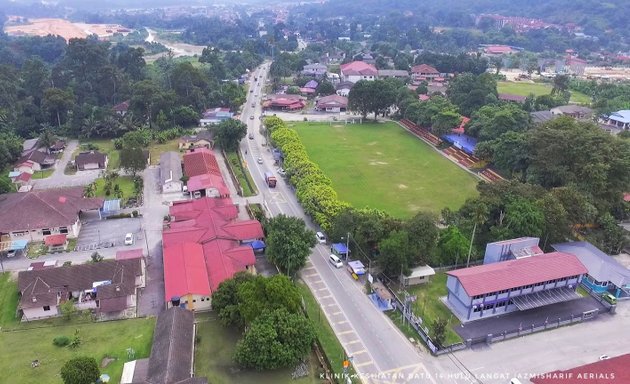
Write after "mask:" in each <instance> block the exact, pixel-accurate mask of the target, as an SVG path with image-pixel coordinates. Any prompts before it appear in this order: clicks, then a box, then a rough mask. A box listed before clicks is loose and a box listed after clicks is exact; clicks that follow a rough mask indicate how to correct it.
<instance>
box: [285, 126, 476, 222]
mask: <svg viewBox="0 0 630 384" xmlns="http://www.w3.org/2000/svg"><path fill="white" fill-rule="evenodd" d="M289 126H292V127H294V128H296V129H297V132H298V134H299V135H300V138H301V139H302V142H303V143H304V145H305V146H306V149H307V152H308V155H309V157H310V158H311V160H313V161H314V162H315V163H317V164H318V165H319V166H320V167H321V169H322V170H323V171H324V173H325V174H326V175H327V176H328V177H330V179H331V180H332V182H333V186H334V189H335V190H336V191H337V194H338V195H339V198H340V199H341V200H342V201H347V202H349V203H350V204H352V205H353V206H354V207H357V208H362V207H366V206H367V207H370V208H378V209H382V210H384V211H386V212H388V213H390V214H391V215H393V216H397V217H403V218H404V217H410V216H413V215H414V214H415V213H417V212H418V211H431V212H434V213H439V212H440V211H441V210H442V209H443V208H444V207H449V208H451V209H457V208H459V207H460V206H461V205H462V204H463V203H464V201H465V200H466V199H467V198H469V197H473V196H475V195H476V194H477V191H476V189H475V186H476V185H477V182H478V180H477V179H476V178H475V177H474V176H473V175H471V174H469V173H467V172H466V171H464V170H462V169H461V168H459V167H458V166H456V165H455V164H453V163H452V162H451V161H450V160H448V159H446V158H445V157H444V156H441V155H440V154H439V153H437V152H436V151H435V150H433V148H431V147H429V145H428V144H426V143H424V142H423V141H421V140H419V139H417V138H415V137H413V136H412V135H410V134H409V133H408V132H407V131H405V130H404V129H402V128H400V127H399V126H398V125H397V124H395V123H391V122H389V123H367V124H348V125H342V124H332V125H331V124H327V123H289Z"/></svg>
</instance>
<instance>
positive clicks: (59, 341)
mask: <svg viewBox="0 0 630 384" xmlns="http://www.w3.org/2000/svg"><path fill="white" fill-rule="evenodd" d="M68 344H70V338H69V337H68V336H57V337H55V338H54V339H53V345H56V346H57V347H65V346H66V345H68Z"/></svg>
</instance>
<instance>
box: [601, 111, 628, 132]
mask: <svg viewBox="0 0 630 384" xmlns="http://www.w3.org/2000/svg"><path fill="white" fill-rule="evenodd" d="M600 122H601V123H604V124H607V125H611V126H613V127H615V128H617V129H621V130H628V129H630V110H628V109H624V110H621V111H617V112H613V113H611V114H610V115H608V116H606V117H603V118H601V119H600Z"/></svg>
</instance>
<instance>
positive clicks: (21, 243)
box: [7, 240, 28, 251]
mask: <svg viewBox="0 0 630 384" xmlns="http://www.w3.org/2000/svg"><path fill="white" fill-rule="evenodd" d="M26 244H28V240H11V245H9V248H8V249H7V250H8V251H20V250H22V249H25V248H26Z"/></svg>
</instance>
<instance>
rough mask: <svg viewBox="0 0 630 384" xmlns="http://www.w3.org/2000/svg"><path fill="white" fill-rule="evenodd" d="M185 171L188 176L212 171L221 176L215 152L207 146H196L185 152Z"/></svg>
mask: <svg viewBox="0 0 630 384" xmlns="http://www.w3.org/2000/svg"><path fill="white" fill-rule="evenodd" d="M184 173H185V174H186V176H188V177H193V176H197V175H203V174H207V173H211V174H214V175H218V176H221V169H220V168H219V163H218V162H217V158H216V157H215V156H214V154H213V153H212V152H211V151H210V150H209V149H207V148H196V149H194V150H192V151H191V152H187V153H185V154H184Z"/></svg>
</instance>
